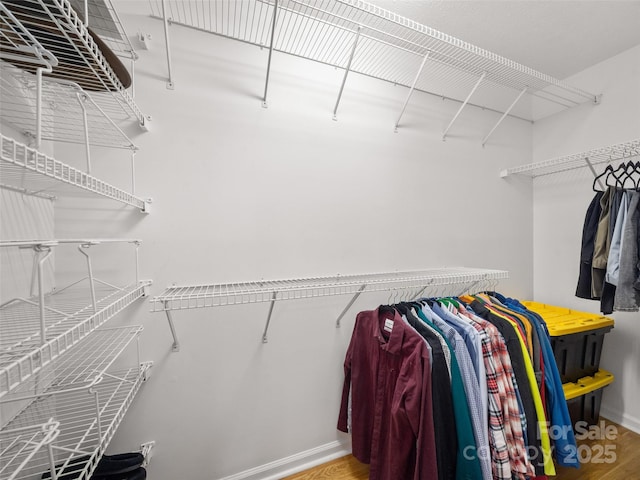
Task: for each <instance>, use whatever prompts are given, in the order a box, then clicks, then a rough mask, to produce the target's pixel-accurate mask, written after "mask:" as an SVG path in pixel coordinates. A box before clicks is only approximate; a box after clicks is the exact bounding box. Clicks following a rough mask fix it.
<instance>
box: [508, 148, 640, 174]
mask: <svg viewBox="0 0 640 480" xmlns="http://www.w3.org/2000/svg"><path fill="white" fill-rule="evenodd" d="M638 156H640V139H635V140H631V141H629V142H623V143H616V144H613V145H609V146H607V147H602V148H596V149H593V150H588V151H585V152H580V153H575V154H572V155H566V156H562V157H556V158H552V159H549V160H545V161H543V162H537V163H530V164H527V165H521V166H519V167H512V168H507V169H505V170H502V171H501V172H500V176H501V177H503V178H504V177H508V176H510V175H526V176H530V177H533V178H535V177H540V176H544V175H551V174H554V173H560V172H565V171H569V170H574V169H576V168H583V167H589V168H590V169H591V171H592V173H594V176H595V174H596V172H595V170H594V169H593V165H598V164H601V163H614V162H617V161H621V160H627V159H629V158H633V157H638Z"/></svg>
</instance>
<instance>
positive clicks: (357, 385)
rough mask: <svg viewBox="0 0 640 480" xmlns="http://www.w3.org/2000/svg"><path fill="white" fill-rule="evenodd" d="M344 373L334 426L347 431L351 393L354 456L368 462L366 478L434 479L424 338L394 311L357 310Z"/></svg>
mask: <svg viewBox="0 0 640 480" xmlns="http://www.w3.org/2000/svg"><path fill="white" fill-rule="evenodd" d="M385 327H386V328H385ZM389 329H390V330H391V332H389ZM344 372H345V379H344V388H343V390H342V405H341V406H340V415H339V418H338V429H339V430H341V431H343V432H347V427H348V425H347V422H348V416H349V412H348V410H349V393H351V436H352V449H353V455H354V457H356V458H357V459H358V460H360V461H361V462H363V463H369V464H371V470H370V475H369V480H435V479H437V478H438V472H437V466H436V447H435V437H434V427H433V410H432V403H431V398H432V397H431V394H432V391H431V365H430V363H429V350H428V348H427V346H426V344H425V341H424V339H423V338H422V337H420V335H418V334H417V333H416V332H415V330H413V329H412V328H411V327H410V326H409V325H407V324H405V322H404V321H403V320H402V318H401V317H400V316H399V315H398V313H396V312H395V311H391V310H386V309H384V310H383V309H380V308H379V309H376V310H373V311H365V312H360V313H359V314H358V316H357V317H356V323H355V326H354V329H353V335H352V337H351V343H350V344H349V348H348V350H347V355H346V358H345V361H344Z"/></svg>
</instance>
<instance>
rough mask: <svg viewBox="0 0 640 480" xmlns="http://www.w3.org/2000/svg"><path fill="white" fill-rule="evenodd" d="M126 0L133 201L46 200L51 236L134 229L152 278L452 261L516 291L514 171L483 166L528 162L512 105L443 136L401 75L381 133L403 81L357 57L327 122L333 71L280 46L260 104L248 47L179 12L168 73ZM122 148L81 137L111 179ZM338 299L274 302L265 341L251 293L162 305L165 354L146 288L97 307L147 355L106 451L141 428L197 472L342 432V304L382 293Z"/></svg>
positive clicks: (518, 208) (153, 469)
mask: <svg viewBox="0 0 640 480" xmlns="http://www.w3.org/2000/svg"><path fill="white" fill-rule="evenodd" d="M140 4H143V5H142V8H144V2H118V6H119V7H122V11H123V20H124V22H125V26H126V27H127V29H128V30H129V31H130V32H136V31H140V32H144V33H149V34H152V36H153V41H152V42H153V49H152V50H150V51H144V50H141V51H140V57H141V58H140V60H139V61H138V62H137V64H136V81H137V87H136V92H137V97H136V99H137V102H138V103H139V105H140V106H141V108H142V109H143V110H144V111H145V112H146V113H148V114H151V115H152V117H153V120H152V122H151V129H152V131H151V132H149V133H144V134H139V135H137V137H136V138H135V141H136V143H137V144H138V145H139V146H140V152H139V153H138V155H137V157H136V162H137V172H138V175H137V187H138V192H140V193H141V194H143V195H146V196H151V197H153V208H152V213H151V214H150V215H148V216H146V215H144V214H140V213H139V212H136V211H132V210H131V209H127V208H121V207H119V206H117V205H116V206H114V205H112V204H111V203H108V202H107V203H104V205H103V204H102V203H99V204H98V203H92V204H88V203H86V202H83V203H82V204H81V205H79V204H78V203H77V202H73V201H70V200H65V199H61V200H60V201H59V202H58V203H57V208H56V230H57V231H56V234H57V235H58V236H60V237H72V236H76V235H79V234H82V235H84V236H86V235H88V234H91V235H93V236H96V237H101V236H120V237H138V238H142V239H143V240H144V244H143V247H142V250H141V270H142V272H143V277H144V278H152V279H153V280H154V287H153V294H158V293H160V292H161V291H162V289H163V287H165V286H167V285H170V284H172V283H174V282H175V283H178V284H194V283H203V282H231V281H247V280H258V279H261V278H264V279H278V278H291V277H302V276H315V275H334V274H336V273H342V274H350V273H369V272H378V271H389V270H391V271H393V270H406V269H420V268H428V267H439V266H456V265H464V266H476V267H486V268H501V269H506V270H509V271H510V274H511V279H510V280H509V281H508V282H505V284H503V287H502V289H503V290H505V291H506V292H507V293H509V294H511V295H515V296H519V297H521V298H528V297H531V295H532V293H533V289H532V286H533V284H532V254H531V252H532V249H533V245H532V238H533V232H532V197H531V186H530V185H528V184H527V183H526V182H521V183H517V182H516V183H509V182H505V181H504V180H502V179H500V178H499V176H498V172H499V171H500V170H501V169H502V168H505V167H508V166H515V165H519V164H522V163H528V162H530V161H531V148H532V147H531V125H530V124H528V123H526V122H523V121H520V120H515V119H510V118H509V119H507V120H506V121H505V122H504V124H503V125H502V126H501V127H500V128H499V129H498V130H497V131H496V133H495V134H494V136H493V137H492V139H491V140H490V142H489V143H488V144H487V146H486V148H482V147H481V145H480V143H481V139H482V137H483V136H484V134H486V132H488V131H489V130H490V128H491V127H492V126H493V124H494V123H495V122H496V121H497V120H498V115H497V114H494V113H491V112H485V111H481V110H479V109H474V108H470V109H467V110H465V111H464V113H463V115H462V116H461V117H460V119H459V120H458V123H456V125H455V127H454V128H453V130H452V131H451V136H450V138H449V139H448V140H447V142H442V141H441V139H440V135H441V132H442V130H443V129H444V127H445V126H446V125H447V124H448V122H449V121H450V119H451V118H452V117H453V115H454V114H455V111H456V109H457V108H458V104H455V103H451V102H443V101H441V100H440V99H435V98H433V97H429V96H426V95H421V94H416V95H414V97H413V99H412V101H411V104H410V105H409V107H408V109H407V112H406V114H405V117H404V118H403V121H402V126H401V129H400V132H399V133H394V132H393V124H394V121H395V119H396V117H397V115H398V112H399V110H400V107H401V105H402V102H403V100H404V97H405V95H406V92H407V91H406V89H403V88H396V87H393V86H392V85H389V84H384V83H379V82H376V81H374V80H372V79H368V78H358V77H356V76H353V77H350V78H349V79H348V81H347V86H346V89H345V93H344V96H343V100H342V103H341V105H340V110H339V114H338V116H339V119H338V121H337V122H334V121H332V120H331V111H332V108H333V105H334V103H335V99H336V95H337V91H338V87H339V85H340V81H341V78H342V72H341V71H337V70H334V69H332V68H329V67H326V66H322V65H315V64H310V63H308V62H305V61H302V60H300V59H296V58H288V57H286V56H283V55H281V54H275V56H274V61H273V70H272V75H271V85H270V90H269V108H268V109H264V108H261V106H260V95H261V93H262V91H263V88H264V83H263V82H264V74H265V65H266V60H267V52H266V50H262V51H261V50H260V49H257V48H255V47H252V46H248V45H244V44H239V43H236V42H233V41H230V40H226V39H222V38H218V37H212V36H209V35H207V34H204V33H201V32H195V31H191V30H187V29H183V28H180V27H172V28H171V34H172V42H173V59H174V69H175V83H176V89H175V90H174V91H171V90H167V89H166V87H165V76H166V73H165V72H166V64H165V57H164V55H165V54H164V50H163V42H162V30H161V23H160V22H159V21H157V20H154V19H150V18H149V17H148V16H147V15H144V14H140V15H139V14H126V13H125V11H126V10H127V9H132V10H133V9H134V8H136V7H138V6H139V5H140ZM56 156H59V157H60V158H61V159H63V157H65V156H66V157H68V159H69V160H68V161H72V162H73V161H74V159H77V160H78V161H79V158H80V156H79V155H77V154H76V153H74V152H72V149H68V148H62V147H58V148H57V149H56ZM100 156H102V157H104V158H97V157H100ZM121 157H122V156H121V155H120V154H118V155H111V154H110V153H97V154H96V158H95V159H94V161H93V165H94V170H95V173H96V175H98V176H102V177H106V179H108V180H110V181H113V182H114V183H115V184H117V185H127V182H128V180H127V178H126V171H127V163H126V162H127V160H126V158H125V159H122V158H121ZM125 157H126V156H125ZM65 161H67V159H65ZM123 172H124V173H123ZM120 260H121V259H119V258H117V257H115V256H114V257H111V258H109V261H110V264H111V265H112V266H113V265H117V264H118V262H119V261H120ZM348 300H349V299H348V298H346V297H331V298H325V299H316V300H314V301H307V300H304V301H297V302H290V303H278V304H277V305H276V307H275V311H274V317H273V319H272V326H271V328H270V332H269V343H268V344H264V345H263V344H262V343H261V341H260V338H261V334H262V329H263V327H264V321H265V319H266V314H267V310H268V304H258V305H249V306H237V307H224V308H217V309H207V310H200V311H195V310H191V311H182V312H175V313H174V319H175V322H176V328H177V331H178V334H179V337H180V342H181V351H180V352H178V353H172V352H171V335H170V332H169V328H168V326H167V322H166V319H165V318H164V316H163V315H161V314H150V313H148V310H149V304H148V303H144V304H139V305H137V306H135V307H134V308H133V309H131V310H130V311H127V313H126V314H124V315H121V317H120V318H118V319H117V320H116V321H115V322H114V324H115V323H117V322H122V323H126V322H140V323H142V324H144V326H145V332H144V334H143V345H142V346H143V357H144V358H146V359H151V360H153V361H154V362H155V367H154V373H153V376H152V378H151V379H150V381H149V382H148V383H147V384H146V385H145V386H144V388H143V389H142V391H141V393H140V396H139V398H138V399H137V400H136V402H135V403H134V406H133V408H132V410H131V411H130V412H129V414H128V416H127V417H126V419H125V421H124V423H123V425H122V427H121V429H120V431H119V432H118V435H117V436H116V438H115V439H114V442H113V444H112V448H111V451H114V452H115V451H124V450H130V449H136V448H138V446H139V444H140V443H141V442H144V441H149V440H155V441H156V442H157V448H156V453H155V457H154V459H153V461H152V463H151V465H150V467H149V476H150V478H154V479H155V480H163V479H167V480H168V479H176V478H185V479H186V478H188V479H191V480H199V479H216V478H222V477H225V476H229V475H232V474H235V473H238V472H241V471H244V470H246V469H250V468H252V467H256V466H259V465H263V464H265V463H268V462H272V461H276V460H278V459H282V458H284V457H287V456H289V455H292V454H295V453H297V452H302V451H306V450H309V449H313V448H315V447H318V446H322V445H325V444H328V443H331V442H335V441H338V442H346V440H347V439H346V438H345V436H343V435H339V434H338V432H337V431H336V428H335V425H336V420H337V413H338V406H339V399H340V391H341V386H342V362H343V359H344V352H345V350H346V347H347V344H348V341H349V338H350V335H351V330H352V328H353V319H354V317H355V314H356V312H357V311H359V310H361V309H369V308H375V307H376V306H377V304H379V303H381V302H386V301H387V295H375V294H371V295H363V296H362V297H360V299H359V300H358V301H357V302H356V304H355V305H354V307H353V309H352V310H351V312H350V313H349V314H348V315H347V317H345V319H344V321H343V325H342V328H340V329H336V328H334V322H335V318H336V316H337V315H338V314H339V313H340V311H341V310H342V308H344V305H346V303H347V301H348Z"/></svg>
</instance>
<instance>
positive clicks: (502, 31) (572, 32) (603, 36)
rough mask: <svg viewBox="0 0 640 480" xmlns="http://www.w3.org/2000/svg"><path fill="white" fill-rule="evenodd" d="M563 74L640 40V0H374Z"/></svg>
mask: <svg viewBox="0 0 640 480" xmlns="http://www.w3.org/2000/svg"><path fill="white" fill-rule="evenodd" d="M368 1H369V3H373V4H375V5H379V6H381V7H383V8H386V9H388V10H391V11H393V12H396V13H398V14H400V15H402V16H404V17H407V18H410V19H412V20H415V21H417V22H420V23H422V24H424V25H428V26H429V27H432V28H435V29H437V30H440V31H442V32H444V33H448V34H449V35H453V36H454V37H458V38H460V39H462V40H465V41H467V42H470V43H473V44H475V45H477V46H479V47H482V48H485V49H487V50H490V51H492V52H495V53H497V54H499V55H502V56H504V57H507V58H509V59H511V60H515V61H517V62H519V63H522V64H524V65H526V66H528V67H532V68H535V69H536V70H539V71H541V72H543V73H547V74H549V75H552V76H554V77H556V78H559V79H565V78H567V77H570V76H571V75H573V74H575V73H578V72H580V71H582V70H584V69H585V68H587V67H590V66H591V65H595V64H596V63H598V62H601V61H602V60H605V59H607V58H609V57H612V56H614V55H616V54H618V53H621V52H623V51H625V50H627V49H629V48H631V47H634V46H636V45H640V0H368Z"/></svg>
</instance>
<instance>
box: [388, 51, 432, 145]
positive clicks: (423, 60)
mask: <svg viewBox="0 0 640 480" xmlns="http://www.w3.org/2000/svg"><path fill="white" fill-rule="evenodd" d="M429 53H431V52H429V51H427V53H426V54H425V55H424V57H422V63H421V64H420V68H418V73H416V76H415V77H414V78H413V82H411V88H409V93H407V98H405V100H404V104H403V105H402V110H400V115H398V119H397V120H396V125H395V127H394V129H393V131H394V132H396V133H398V125H399V124H400V119H401V118H402V115H404V111H405V110H406V108H407V105H408V104H409V99H411V95H413V91H414V90H415V88H416V84H417V83H418V79H419V78H420V74H421V73H422V70H423V69H424V65H425V63H427V59H428V58H429Z"/></svg>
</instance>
